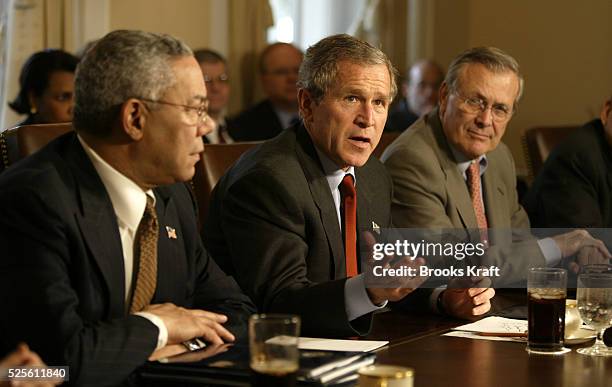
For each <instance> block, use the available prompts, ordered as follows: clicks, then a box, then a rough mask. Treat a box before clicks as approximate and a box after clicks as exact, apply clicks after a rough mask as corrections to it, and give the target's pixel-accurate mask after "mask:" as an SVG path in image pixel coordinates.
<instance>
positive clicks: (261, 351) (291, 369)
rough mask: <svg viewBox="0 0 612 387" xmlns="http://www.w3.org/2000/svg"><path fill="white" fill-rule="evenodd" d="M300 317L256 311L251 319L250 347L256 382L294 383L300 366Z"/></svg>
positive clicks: (269, 386) (272, 385)
mask: <svg viewBox="0 0 612 387" xmlns="http://www.w3.org/2000/svg"><path fill="white" fill-rule="evenodd" d="M299 336H300V318H299V317H298V316H294V315H285V314H255V315H253V316H251V318H250V319H249V351H250V365H251V370H252V371H253V372H252V375H253V379H252V385H253V386H266V387H275V386H283V387H289V386H295V384H296V377H297V371H298V369H299V366H300V363H299V361H300V352H299V349H298V340H299Z"/></svg>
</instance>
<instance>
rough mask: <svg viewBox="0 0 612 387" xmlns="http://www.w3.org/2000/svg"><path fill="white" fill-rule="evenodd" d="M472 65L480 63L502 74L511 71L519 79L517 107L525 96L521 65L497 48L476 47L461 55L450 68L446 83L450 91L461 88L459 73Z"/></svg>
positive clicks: (515, 102)
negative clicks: (468, 65)
mask: <svg viewBox="0 0 612 387" xmlns="http://www.w3.org/2000/svg"><path fill="white" fill-rule="evenodd" d="M470 63H479V64H481V65H483V66H485V67H486V68H487V69H488V70H489V71H492V72H494V73H501V72H506V71H511V72H513V73H514V74H516V76H517V77H518V79H519V92H518V94H517V96H516V99H515V100H514V105H517V104H518V102H519V100H520V99H521V96H522V95H523V86H524V83H525V82H524V80H523V76H522V75H521V73H520V71H519V64H518V62H517V61H516V59H514V58H513V57H512V56H510V55H509V54H507V53H505V52H504V51H502V50H500V49H499V48H497V47H474V48H470V49H469V50H466V51H464V52H462V53H461V54H459V55H458V56H457V57H456V58H455V59H453V61H452V62H451V64H450V66H449V67H448V72H447V73H446V78H445V79H444V83H446V85H447V87H448V89H449V91H457V90H458V87H459V79H458V78H459V71H461V69H462V68H463V67H464V66H465V65H467V64H470Z"/></svg>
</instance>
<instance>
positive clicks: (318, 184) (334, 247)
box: [296, 126, 359, 278]
mask: <svg viewBox="0 0 612 387" xmlns="http://www.w3.org/2000/svg"><path fill="white" fill-rule="evenodd" d="M296 140H297V144H298V146H297V148H296V152H297V156H298V159H299V161H300V164H301V166H302V169H303V171H304V175H305V176H306V180H307V181H308V186H309V187H310V192H311V195H312V198H313V200H314V202H315V204H316V206H317V208H318V209H319V214H320V216H321V223H322V224H323V228H324V229H325V235H326V236H327V242H328V243H329V247H330V249H331V251H332V254H333V258H334V262H333V266H334V267H333V268H332V271H333V272H334V278H343V277H345V276H346V263H345V258H344V244H343V243H342V234H341V233H340V225H339V224H338V215H337V213H336V206H335V205H334V200H333V198H332V195H331V193H330V191H329V184H328V183H327V179H326V178H325V175H324V174H323V168H322V166H321V165H320V162H319V157H318V155H317V154H316V151H315V149H314V145H313V144H312V141H311V140H310V136H309V135H308V133H307V132H306V129H305V128H304V127H303V126H300V127H299V128H298V129H297V131H296ZM357 202H358V203H359V197H357Z"/></svg>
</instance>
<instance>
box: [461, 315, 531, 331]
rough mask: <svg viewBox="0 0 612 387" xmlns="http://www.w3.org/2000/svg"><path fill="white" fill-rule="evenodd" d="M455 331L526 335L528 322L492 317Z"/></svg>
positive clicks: (462, 326)
mask: <svg viewBox="0 0 612 387" xmlns="http://www.w3.org/2000/svg"><path fill="white" fill-rule="evenodd" d="M453 330H454V331H464V332H487V333H498V332H502V333H525V332H526V331H527V320H517V319H514V318H505V317H497V316H491V317H486V318H483V319H482V320H478V321H476V322H473V323H470V324H465V325H461V326H458V327H455V328H453Z"/></svg>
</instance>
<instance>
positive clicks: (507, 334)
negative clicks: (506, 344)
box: [474, 332, 527, 337]
mask: <svg viewBox="0 0 612 387" xmlns="http://www.w3.org/2000/svg"><path fill="white" fill-rule="evenodd" d="M474 333H476V334H477V335H478V336H495V337H527V332H474Z"/></svg>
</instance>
